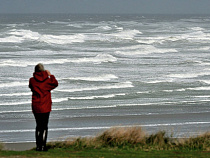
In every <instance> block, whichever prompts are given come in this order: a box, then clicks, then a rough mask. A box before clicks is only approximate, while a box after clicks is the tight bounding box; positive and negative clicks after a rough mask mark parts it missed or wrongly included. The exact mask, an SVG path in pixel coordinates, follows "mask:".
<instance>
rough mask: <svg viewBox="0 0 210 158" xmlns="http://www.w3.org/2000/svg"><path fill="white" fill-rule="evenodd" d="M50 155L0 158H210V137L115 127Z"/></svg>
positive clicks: (59, 145) (60, 145) (55, 145)
mask: <svg viewBox="0 0 210 158" xmlns="http://www.w3.org/2000/svg"><path fill="white" fill-rule="evenodd" d="M48 148H49V151H48V152H36V151H35V149H32V150H29V151H21V152H20V151H3V150H1V151H0V157H16V156H19V157H90V158H95V157H97V158H99V157H101V158H102V157H103V158H106V157H107V158H112V157H113V158H115V157H116V158H117V157H120V158H123V157H126V158H127V157H129V158H132V157H135V158H136V157H210V133H209V132H207V133H205V134H203V135H200V136H197V137H191V138H185V139H174V138H171V137H168V136H166V133H165V132H164V131H159V132H157V133H155V134H151V135H148V134H147V133H145V132H144V131H143V130H142V128H141V127H129V128H125V127H115V128H110V129H108V130H106V131H104V132H103V133H101V134H99V135H97V136H95V137H88V138H74V139H69V140H66V141H63V142H51V143H48Z"/></svg>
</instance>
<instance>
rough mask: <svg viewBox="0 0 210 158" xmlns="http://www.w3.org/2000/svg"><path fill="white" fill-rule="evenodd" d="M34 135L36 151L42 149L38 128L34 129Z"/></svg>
mask: <svg viewBox="0 0 210 158" xmlns="http://www.w3.org/2000/svg"><path fill="white" fill-rule="evenodd" d="M35 136H36V151H42V142H41V141H42V140H41V132H40V131H39V130H38V129H36V133H35Z"/></svg>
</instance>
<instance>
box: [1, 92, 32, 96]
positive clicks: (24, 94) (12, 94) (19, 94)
mask: <svg viewBox="0 0 210 158" xmlns="http://www.w3.org/2000/svg"><path fill="white" fill-rule="evenodd" d="M31 94H32V93H31V92H29V93H10V94H0V96H5V97H12V96H27V95H31Z"/></svg>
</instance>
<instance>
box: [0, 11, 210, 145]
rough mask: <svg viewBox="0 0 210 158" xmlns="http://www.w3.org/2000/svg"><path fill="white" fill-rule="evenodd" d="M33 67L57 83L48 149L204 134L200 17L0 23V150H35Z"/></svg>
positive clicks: (208, 50)
mask: <svg viewBox="0 0 210 158" xmlns="http://www.w3.org/2000/svg"><path fill="white" fill-rule="evenodd" d="M38 63H43V64H44V66H45V69H47V70H49V71H50V72H51V73H52V74H53V75H55V77H56V78H57V80H58V82H59V86H58V87H57V88H56V89H54V90H53V91H52V101H53V105H52V112H51V114H50V120H49V134H48V141H57V140H61V141H62V140H65V139H69V138H74V137H89V136H90V137H92V136H96V135H98V134H100V133H101V132H103V131H105V130H107V129H109V128H113V127H133V126H137V127H142V128H143V130H145V131H146V132H147V133H148V134H152V133H156V132H158V131H160V130H161V131H162V130H163V131H166V134H167V135H169V136H171V137H190V136H196V135H199V134H202V133H204V132H207V131H209V130H210V105H209V103H210V15H125V14H122V15H117V14H116V15H111V14H108V15H96V14H91V15H85V14H81V15H80V14H78V15H77V14H0V142H10V143H13V142H14V143H16V142H35V126H36V124H35V119H34V116H33V113H32V111H31V94H32V92H31V91H30V89H29V88H28V82H29V78H30V77H32V76H33V72H34V67H35V65H36V64H38Z"/></svg>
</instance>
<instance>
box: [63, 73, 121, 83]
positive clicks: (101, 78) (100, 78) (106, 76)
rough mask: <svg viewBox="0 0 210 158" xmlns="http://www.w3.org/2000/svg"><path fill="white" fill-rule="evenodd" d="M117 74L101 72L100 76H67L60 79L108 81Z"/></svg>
mask: <svg viewBox="0 0 210 158" xmlns="http://www.w3.org/2000/svg"><path fill="white" fill-rule="evenodd" d="M116 78H118V77H117V76H115V75H113V74H103V75H100V76H92V77H69V78H63V79H62V80H82V81H110V80H111V79H116Z"/></svg>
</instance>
